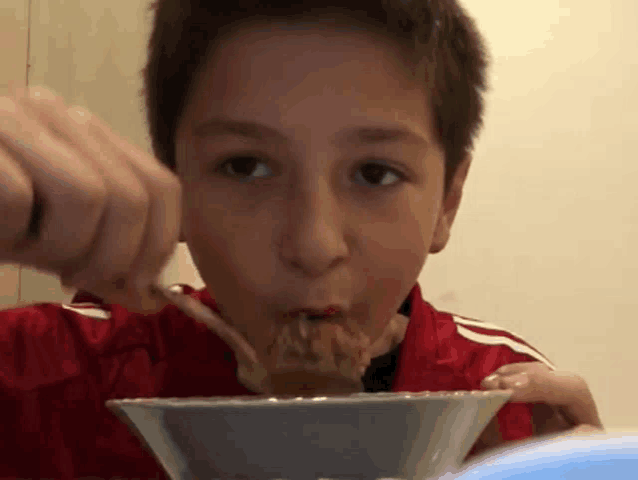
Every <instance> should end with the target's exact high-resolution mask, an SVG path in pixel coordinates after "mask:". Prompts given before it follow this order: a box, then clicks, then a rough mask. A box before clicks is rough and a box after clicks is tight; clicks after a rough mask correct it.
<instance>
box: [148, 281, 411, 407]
mask: <svg viewBox="0 0 638 480" xmlns="http://www.w3.org/2000/svg"><path fill="white" fill-rule="evenodd" d="M157 290H158V291H157V293H158V294H161V295H163V297H164V298H165V299H166V300H168V301H170V302H171V303H173V304H175V305H177V306H178V308H180V309H181V310H183V311H184V312H185V313H186V314H188V315H189V316H191V317H193V318H194V319H196V320H198V321H200V322H202V323H204V324H206V325H207V326H208V328H210V329H211V330H213V331H214V332H215V333H217V334H218V335H219V336H220V337H221V338H222V339H223V340H224V341H226V343H228V345H229V346H230V347H231V348H232V349H233V351H234V352H235V357H236V358H237V362H238V372H237V373H238V378H239V380H240V382H242V384H244V385H245V386H246V387H247V388H249V389H251V390H253V391H254V392H258V393H264V394H268V395H298V396H306V395H342V394H350V393H357V392H361V391H362V389H363V383H362V377H363V374H364V373H365V370H366V368H367V367H368V366H369V365H370V362H371V360H372V358H374V357H377V356H379V355H383V354H384V353H387V352H389V351H390V350H391V349H393V348H394V347H395V346H396V345H398V343H400V342H401V341H402V340H403V337H404V336H405V330H406V328H407V324H408V319H407V318H406V317H404V316H403V315H399V314H397V315H395V316H394V317H393V318H392V319H391V321H390V322H389V323H388V326H387V328H386V330H385V331H384V332H383V334H382V335H381V336H380V337H379V338H378V339H377V340H376V341H375V343H374V344H372V345H371V344H370V339H369V338H368V337H367V336H365V335H363V334H362V333H361V332H360V331H357V330H356V329H353V328H352V327H349V326H348V325H347V324H345V323H340V322H331V321H322V322H318V323H313V322H310V321H309V320H307V319H306V318H305V317H301V318H298V319H296V320H294V321H291V322H289V323H287V324H285V325H284V326H283V327H281V329H280V330H279V331H278V332H277V334H276V336H275V337H274V339H273V342H272V343H271V344H270V346H269V347H268V348H267V349H266V350H265V351H263V352H257V351H256V350H255V348H254V347H253V346H252V345H250V344H249V343H248V341H247V340H246V339H245V338H244V337H243V336H242V335H241V334H240V333H239V332H237V331H236V330H235V329H234V328H233V327H232V326H231V325H229V324H228V323H226V322H224V320H222V319H221V318H220V317H219V316H218V315H217V314H215V313H214V312H213V311H211V310H210V309H209V308H208V307H206V306H205V305H203V304H202V303H200V302H197V301H196V300H194V299H192V298H190V297H188V296H185V295H181V294H178V293H175V292H171V291H169V290H168V289H165V288H161V287H157Z"/></svg>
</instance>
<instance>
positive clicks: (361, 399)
mask: <svg viewBox="0 0 638 480" xmlns="http://www.w3.org/2000/svg"><path fill="white" fill-rule="evenodd" d="M512 393H513V392H512V390H457V391H438V392H433V391H421V392H375V393H354V394H352V395H317V396H312V397H299V396H293V395H290V396H273V395H242V396H233V397H166V398H161V397H154V398H122V399H110V400H107V401H106V406H107V407H127V406H145V407H172V408H185V407H198V408H201V407H205V408H226V407H257V406H259V407H265V406H270V407H282V406H310V405H332V406H337V405H361V404H378V403H406V402H414V401H417V402H418V401H422V400H426V401H427V400H449V399H451V398H452V399H456V400H464V399H467V398H478V399H485V398H488V399H499V400H503V399H504V400H505V401H507V400H509V398H510V397H511V396H512Z"/></svg>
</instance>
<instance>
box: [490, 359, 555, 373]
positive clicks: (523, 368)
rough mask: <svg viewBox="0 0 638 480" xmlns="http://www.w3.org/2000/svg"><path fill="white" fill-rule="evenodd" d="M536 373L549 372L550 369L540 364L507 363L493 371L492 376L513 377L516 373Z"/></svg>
mask: <svg viewBox="0 0 638 480" xmlns="http://www.w3.org/2000/svg"><path fill="white" fill-rule="evenodd" d="M537 371H547V372H551V371H552V369H551V368H549V367H548V366H547V365H545V364H544V363H542V362H519V363H509V364H507V365H503V366H502V367H500V368H498V369H497V370H495V371H494V373H493V374H494V375H502V376H508V375H514V374H517V373H524V372H537Z"/></svg>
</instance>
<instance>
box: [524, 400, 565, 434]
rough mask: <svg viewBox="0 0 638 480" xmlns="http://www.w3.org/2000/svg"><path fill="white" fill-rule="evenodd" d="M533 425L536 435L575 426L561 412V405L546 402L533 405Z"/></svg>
mask: <svg viewBox="0 0 638 480" xmlns="http://www.w3.org/2000/svg"><path fill="white" fill-rule="evenodd" d="M532 425H533V427H534V434H535V435H553V434H556V433H561V432H566V431H569V430H571V429H572V428H574V425H573V424H572V423H571V422H569V421H568V420H567V419H566V418H565V416H564V415H563V414H562V413H561V409H560V407H556V406H552V405H547V404H544V403H536V404H533V405H532Z"/></svg>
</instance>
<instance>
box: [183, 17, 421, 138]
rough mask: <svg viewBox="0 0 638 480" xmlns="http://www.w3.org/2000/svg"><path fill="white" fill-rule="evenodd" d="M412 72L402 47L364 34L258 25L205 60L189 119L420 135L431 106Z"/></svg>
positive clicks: (317, 25)
mask: <svg viewBox="0 0 638 480" xmlns="http://www.w3.org/2000/svg"><path fill="white" fill-rule="evenodd" d="M415 71H416V70H415V69H414V68H413V67H411V65H410V63H409V62H408V60H407V55H405V51H404V50H403V49H402V47H401V46H400V45H398V44H396V45H395V44H393V43H392V42H389V41H387V40H386V39H385V38H383V37H382V36H381V35H378V34H373V33H370V32H367V31H364V30H362V29H356V28H352V27H351V28H348V29H346V28H344V27H338V26H335V25H330V24H326V23H320V22H313V23H306V24H303V23H297V24H284V23H269V24H268V25H264V24H257V25H252V26H250V27H243V28H242V29H240V30H236V31H235V32H234V33H233V34H232V35H230V36H227V37H225V38H223V39H222V40H221V41H220V42H219V43H218V45H217V47H216V48H215V49H214V50H213V51H212V52H211V54H210V55H209V56H208V58H207V60H206V62H205V64H204V65H203V68H202V70H201V73H200V76H199V78H198V79H197V81H196V83H195V84H194V92H192V93H193V95H192V98H193V99H194V101H192V102H191V106H192V107H193V108H191V109H190V115H189V116H190V118H191V119H192V120H193V121H194V122H200V121H205V120H206V117H208V116H215V115H229V114H230V113H232V116H233V117H236V118H239V119H249V120H251V121H253V120H254V121H258V122H262V123H266V124H268V125H269V126H271V127H273V128H283V129H285V128H286V127H287V126H291V125H299V124H304V125H308V126H309V127H310V126H312V128H313V129H315V131H318V130H317V128H318V127H321V126H323V127H325V129H326V130H325V132H323V133H325V134H329V133H330V132H329V131H328V130H330V129H331V128H337V127H338V126H339V125H338V124H339V123H340V122H341V123H348V122H353V121H355V122H356V119H357V118H361V119H366V120H367V121H368V122H371V123H374V122H375V121H378V122H379V123H386V122H388V121H390V122H396V121H398V122H402V123H404V124H405V125H406V126H408V127H410V128H412V129H418V130H421V131H422V132H421V133H425V132H423V130H430V129H431V128H430V127H431V118H430V109H429V98H428V92H427V91H426V88H425V87H424V85H425V82H424V81H423V79H421V81H419V79H418V78H417V77H416V76H415ZM336 119H339V121H336ZM319 130H320V129H319ZM428 133H429V132H428ZM428 136H430V135H428Z"/></svg>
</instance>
